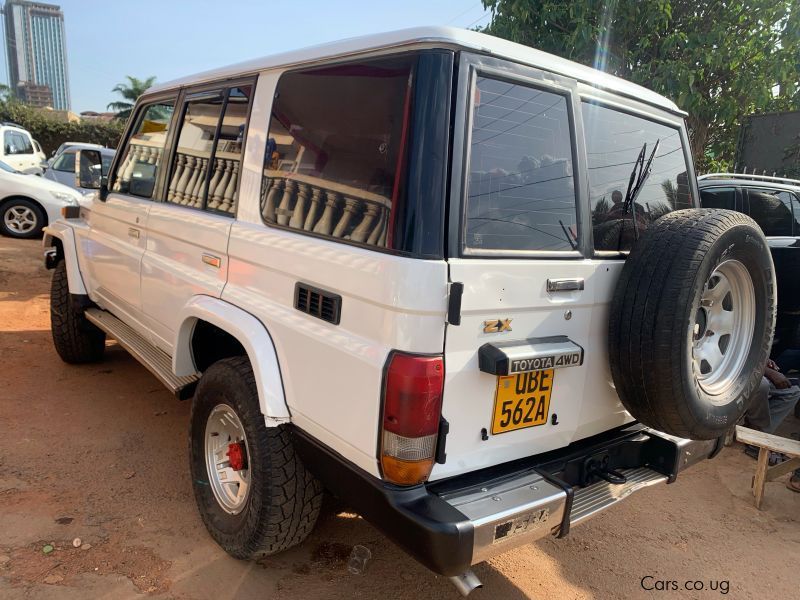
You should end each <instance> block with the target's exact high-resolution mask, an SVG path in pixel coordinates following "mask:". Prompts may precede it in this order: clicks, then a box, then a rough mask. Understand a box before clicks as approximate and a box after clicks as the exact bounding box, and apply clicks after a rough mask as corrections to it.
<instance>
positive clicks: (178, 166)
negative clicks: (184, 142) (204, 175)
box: [167, 154, 186, 202]
mask: <svg viewBox="0 0 800 600" xmlns="http://www.w3.org/2000/svg"><path fill="white" fill-rule="evenodd" d="M185 164H186V155H184V154H176V155H175V169H174V171H173V172H172V178H171V179H170V180H169V188H167V202H172V201H174V200H175V193H176V192H177V190H178V182H179V181H180V180H181V174H183V166H184V165H185Z"/></svg>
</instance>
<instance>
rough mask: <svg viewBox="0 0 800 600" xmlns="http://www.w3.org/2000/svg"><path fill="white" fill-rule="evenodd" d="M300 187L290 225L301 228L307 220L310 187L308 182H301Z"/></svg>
mask: <svg viewBox="0 0 800 600" xmlns="http://www.w3.org/2000/svg"><path fill="white" fill-rule="evenodd" d="M298 188H299V190H298V192H297V202H295V204H294V210H293V211H292V218H291V219H289V227H294V228H295V229H300V228H301V227H302V226H303V222H305V220H306V205H307V204H308V196H309V193H308V192H309V187H308V184H307V183H301V184H299V185H298Z"/></svg>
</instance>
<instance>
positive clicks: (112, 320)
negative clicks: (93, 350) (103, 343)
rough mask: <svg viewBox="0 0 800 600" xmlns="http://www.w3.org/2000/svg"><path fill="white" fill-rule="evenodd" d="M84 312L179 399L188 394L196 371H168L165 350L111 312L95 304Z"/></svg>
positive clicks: (167, 357)
mask: <svg viewBox="0 0 800 600" xmlns="http://www.w3.org/2000/svg"><path fill="white" fill-rule="evenodd" d="M84 314H85V315H86V318H87V319H88V320H89V321H90V322H91V323H93V324H94V325H96V326H97V327H99V328H100V329H102V330H103V331H105V332H106V335H108V336H109V337H112V338H114V339H115V340H117V343H118V344H119V345H120V346H122V347H123V348H125V350H127V351H128V352H129V353H130V354H131V356H133V357H134V358H135V359H136V360H138V361H139V362H140V363H142V365H144V367H145V368H146V369H147V370H148V371H150V372H151V373H152V374H153V375H155V376H156V378H158V380H159V381H161V383H163V384H164V386H165V387H166V388H167V389H168V390H169V391H171V392H172V393H173V394H175V395H176V396H177V397H178V398H180V399H181V400H184V399H186V398H191V396H192V394H193V393H194V388H195V385H196V384H197V381H198V380H199V379H200V377H199V376H198V375H187V376H185V377H178V376H176V375H175V374H174V373H173V372H172V359H171V358H170V357H169V356H168V355H167V354H166V353H165V352H163V351H162V350H159V349H158V348H156V347H155V346H154V345H153V344H151V343H150V342H149V341H148V340H146V339H145V338H144V337H143V336H141V335H140V334H139V333H137V332H136V331H135V330H134V329H133V328H131V327H129V326H128V325H126V324H125V323H123V322H122V321H120V320H119V319H118V318H117V317H115V316H114V315H112V314H111V313H109V312H106V311H104V310H100V309H99V308H89V309H87V310H86V311H85V313H84Z"/></svg>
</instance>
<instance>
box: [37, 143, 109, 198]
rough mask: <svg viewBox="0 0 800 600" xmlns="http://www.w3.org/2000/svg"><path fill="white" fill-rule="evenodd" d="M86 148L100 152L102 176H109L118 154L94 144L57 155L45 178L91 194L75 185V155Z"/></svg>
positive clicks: (72, 147)
mask: <svg viewBox="0 0 800 600" xmlns="http://www.w3.org/2000/svg"><path fill="white" fill-rule="evenodd" d="M85 148H91V149H92V150H98V151H99V152H100V157H101V160H102V174H103V176H106V175H108V169H109V168H110V167H111V161H112V160H114V155H115V154H116V153H117V151H116V150H113V149H111V148H97V147H96V146H95V145H93V144H87V145H82V144H75V145H72V146H69V147H67V148H66V149H64V151H63V152H61V153H60V154H57V155H56V158H55V159H54V160H53V164H52V165H51V166H50V167H49V168H47V170H45V172H44V175H43V177H45V178H46V179H50V180H52V181H57V182H58V183H63V184H64V185H68V186H69V187H71V188H73V189H76V190H78V191H79V192H81V193H87V192H90V191H91V190H87V189H84V188H80V187H78V186H77V185H76V184H75V153H76V152H77V151H78V150H82V149H85Z"/></svg>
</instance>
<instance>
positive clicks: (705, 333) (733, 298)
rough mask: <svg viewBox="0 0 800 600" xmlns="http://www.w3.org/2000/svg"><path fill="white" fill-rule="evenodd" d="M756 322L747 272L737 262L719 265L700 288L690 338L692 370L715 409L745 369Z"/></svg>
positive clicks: (728, 398)
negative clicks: (701, 291) (701, 288)
mask: <svg viewBox="0 0 800 600" xmlns="http://www.w3.org/2000/svg"><path fill="white" fill-rule="evenodd" d="M755 320H756V295H755V289H754V286H753V279H752V278H751V277H750V272H749V271H748V270H747V267H745V266H744V264H742V263H741V262H739V261H738V260H733V259H731V260H726V261H724V262H722V263H720V264H719V265H718V266H717V268H716V269H715V270H714V272H713V273H712V274H711V276H710V277H709V278H708V280H707V281H706V283H705V285H704V286H703V294H702V296H701V297H700V306H699V308H698V309H697V313H696V315H695V323H694V327H693V330H692V336H691V338H690V339H691V351H692V368H693V370H694V375H695V377H696V378H697V382H698V384H699V385H700V387H701V388H702V389H703V391H704V392H705V393H706V394H708V395H709V396H710V399H711V402H712V404H714V405H717V406H722V405H725V404H728V403H730V402H732V401H733V400H735V398H732V397H729V396H726V394H725V392H727V391H728V390H729V389H730V388H731V387H732V386H733V385H734V384H735V383H736V380H737V379H738V378H739V375H740V373H741V372H742V369H744V366H745V363H746V362H747V357H748V355H749V354H750V347H751V345H752V343H753V330H754V329H755Z"/></svg>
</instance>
